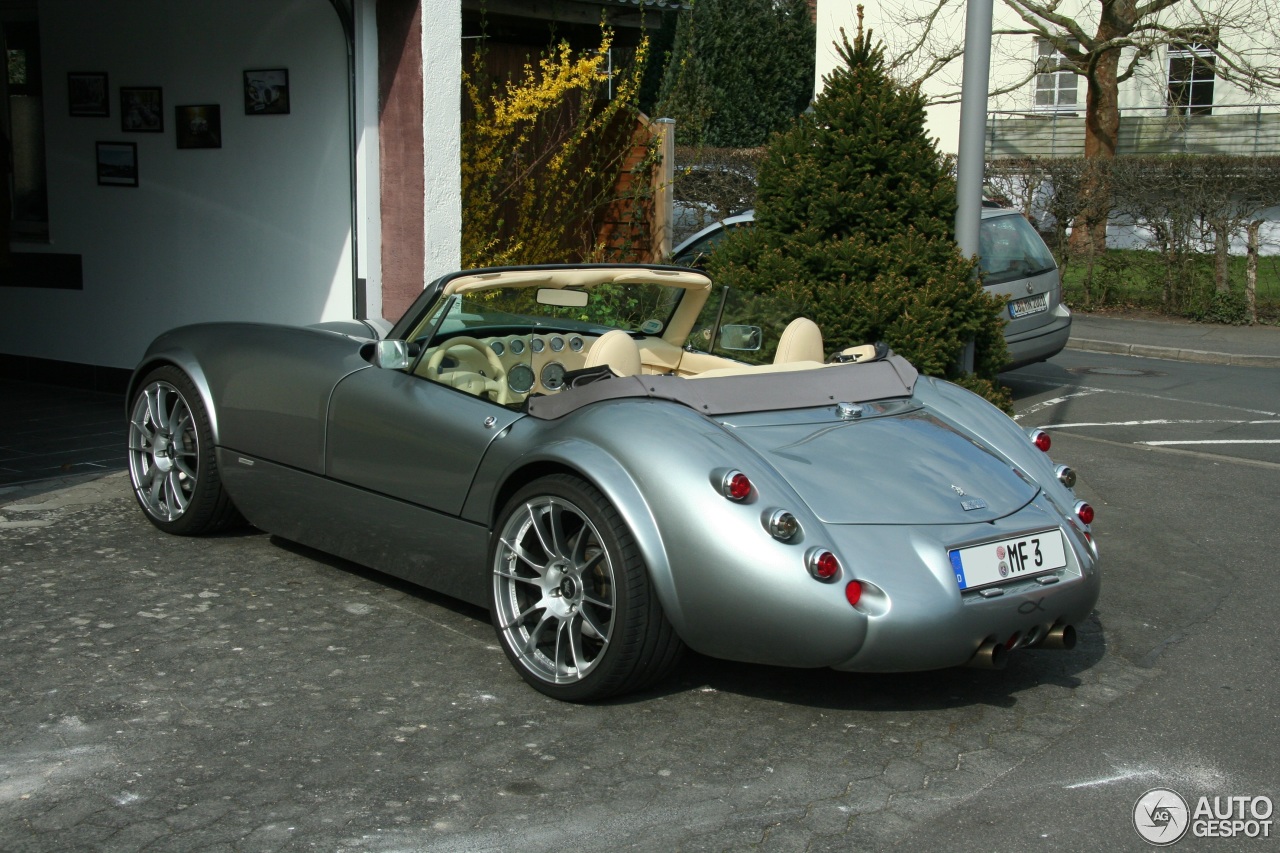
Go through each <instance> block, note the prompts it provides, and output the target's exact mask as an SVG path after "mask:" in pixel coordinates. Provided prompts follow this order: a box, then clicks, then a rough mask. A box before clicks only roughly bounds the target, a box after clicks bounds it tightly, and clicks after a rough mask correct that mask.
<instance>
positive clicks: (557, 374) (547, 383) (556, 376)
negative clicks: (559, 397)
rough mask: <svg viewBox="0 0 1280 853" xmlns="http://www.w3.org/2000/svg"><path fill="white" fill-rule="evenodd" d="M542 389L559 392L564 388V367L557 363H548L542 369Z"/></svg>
mask: <svg viewBox="0 0 1280 853" xmlns="http://www.w3.org/2000/svg"><path fill="white" fill-rule="evenodd" d="M542 387H543V388H546V389H547V390H548V391H559V390H560V389H561V388H563V387H564V365H563V364H561V363H560V362H558V361H549V362H547V366H546V367H544V368H542Z"/></svg>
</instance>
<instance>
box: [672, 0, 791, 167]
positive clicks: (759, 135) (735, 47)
mask: <svg viewBox="0 0 1280 853" xmlns="http://www.w3.org/2000/svg"><path fill="white" fill-rule="evenodd" d="M815 47H816V34H815V30H814V26H813V22H812V21H811V20H810V18H809V5H808V3H807V2H806V0H695V2H694V4H693V11H692V12H691V13H688V14H685V15H682V16H681V18H680V20H679V23H678V24H677V26H676V33H675V44H674V46H673V48H672V51H671V55H670V58H669V59H668V62H667V71H666V75H665V77H664V78H663V85H662V94H661V97H660V99H659V103H658V109H657V112H658V114H659V115H661V116H666V117H670V118H674V119H675V120H676V140H677V141H678V142H679V143H680V144H682V145H711V146H722V147H738V148H742V147H753V146H759V145H763V144H764V143H765V142H766V141H767V140H768V138H769V135H770V134H772V133H774V132H776V131H779V130H782V129H784V128H786V127H787V126H789V125H790V123H791V121H792V119H794V118H795V116H796V115H798V114H799V113H800V112H802V111H803V110H804V109H805V108H806V107H808V105H809V100H810V98H811V97H812V95H813V74H814V51H815Z"/></svg>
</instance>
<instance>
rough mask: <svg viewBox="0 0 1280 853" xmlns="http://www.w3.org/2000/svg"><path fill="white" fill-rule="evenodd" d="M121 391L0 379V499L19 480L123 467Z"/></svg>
mask: <svg viewBox="0 0 1280 853" xmlns="http://www.w3.org/2000/svg"><path fill="white" fill-rule="evenodd" d="M127 438H128V430H127V428H126V426H125V415H124V395H123V394H106V393H102V392H98V391H85V390H83V389H78V388H63V387H60V386H57V385H41V384H37V383H33V382H16V381H13V380H10V379H0V501H3V500H4V499H5V493H6V491H8V490H9V489H10V487H13V486H15V485H17V484H20V483H22V484H27V483H31V482H33V481H38V480H47V479H49V478H54V477H72V476H83V475H89V476H97V475H100V474H103V473H106V472H108V471H113V470H119V469H121V468H123V467H124V466H125V465H126V464H127V461H126V459H125V442H126V440H127Z"/></svg>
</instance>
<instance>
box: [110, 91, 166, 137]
mask: <svg viewBox="0 0 1280 853" xmlns="http://www.w3.org/2000/svg"><path fill="white" fill-rule="evenodd" d="M120 130H121V131H123V132H124V133H164V93H163V92H162V91H161V89H160V87H159V86H121V87H120Z"/></svg>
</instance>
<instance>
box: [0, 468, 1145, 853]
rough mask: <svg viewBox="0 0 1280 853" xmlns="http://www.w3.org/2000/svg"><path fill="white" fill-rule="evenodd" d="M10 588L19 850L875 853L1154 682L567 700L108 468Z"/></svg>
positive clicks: (1, 736) (686, 680)
mask: <svg viewBox="0 0 1280 853" xmlns="http://www.w3.org/2000/svg"><path fill="white" fill-rule="evenodd" d="M0 500H4V498H0ZM0 588H2V589H3V591H4V595H3V600H4V606H3V609H2V610H0V671H2V672H3V673H4V675H3V678H2V679H0V849H3V850H5V851H8V853H27V852H28V851H31V852H32V853H34V851H68V850H95V851H96V850H113V851H114V850H120V851H124V850H129V851H134V850H212V851H223V850H225V851H259V850H264V851H268V850H330V851H343V850H368V851H391V850H459V851H489V850H493V851H497V850H508V849H513V848H514V847H515V846H516V844H517V843H518V844H519V848H520V849H521V850H523V851H539V850H564V849H585V848H587V847H588V846H589V847H590V848H591V849H625V850H655V851H656V850H663V851H666V850H688V851H701V850H740V849H748V848H750V849H761V850H779V851H782V850H803V849H811V850H849V849H853V848H855V847H856V848H858V849H867V848H879V847H886V846H889V845H890V844H892V843H893V841H894V839H895V838H898V837H899V836H900V835H901V834H902V833H903V832H906V831H909V830H910V829H911V827H912V826H913V825H915V824H917V823H919V822H920V821H922V820H927V819H929V818H930V817H936V816H937V815H938V814H939V813H941V812H943V811H945V810H947V809H949V808H951V807H952V806H954V804H955V803H956V802H957V801H958V799H959V798H963V797H965V796H967V795H970V794H972V793H973V792H975V791H978V790H980V789H982V788H983V787H984V786H987V785H989V784H991V783H992V782H993V780H995V779H997V778H999V777H1001V776H1002V775H1004V774H1006V773H1008V772H1010V771H1011V770H1013V769H1015V768H1017V767H1018V766H1019V765H1020V764H1022V763H1024V762H1027V761H1029V760H1034V758H1033V757H1034V756H1035V755H1036V753H1037V752H1038V751H1039V750H1041V749H1042V748H1043V747H1044V746H1045V745H1046V744H1048V743H1050V742H1051V741H1053V740H1054V739H1055V738H1058V737H1059V736H1061V735H1063V734H1064V733H1066V732H1069V731H1071V730H1073V729H1075V728H1077V727H1080V726H1082V725H1084V724H1086V723H1087V722H1088V721H1089V720H1091V719H1093V718H1095V716H1096V715H1098V714H1099V712H1100V711H1101V710H1102V709H1104V708H1105V707H1106V706H1108V705H1109V704H1111V703H1114V702H1115V701H1116V700H1117V699H1119V698H1120V697H1123V696H1126V695H1127V694H1129V693H1131V692H1132V691H1134V690H1135V689H1137V688H1138V687H1139V686H1140V685H1141V684H1142V683H1143V682H1144V681H1145V680H1147V679H1150V678H1152V677H1153V675H1155V674H1157V673H1158V672H1159V670H1158V669H1142V668H1138V667H1136V666H1134V665H1132V664H1130V663H1127V662H1126V660H1125V659H1124V658H1122V657H1120V656H1118V655H1113V654H1108V652H1107V649H1106V647H1105V644H1104V640H1103V634H1102V633H1101V630H1100V626H1099V625H1097V624H1094V625H1089V626H1083V628H1084V631H1083V637H1082V642H1081V643H1080V645H1079V646H1077V648H1076V649H1075V650H1074V651H1070V652H1050V651H1034V652H1027V653H1023V654H1020V655H1016V656H1015V657H1014V659H1013V661H1012V662H1011V663H1010V665H1009V667H1008V669H1006V670H1004V671H1003V672H999V673H985V672H980V671H976V670H954V671H947V672H941V673H923V674H916V675H898V676H866V675H850V674H840V673H835V672H830V671H812V672H811V671H794V670H783V669H773V668H767V667H760V666H749V665H739V664H727V663H723V662H719V661H712V660H709V659H705V658H700V657H696V656H695V657H692V658H690V659H688V660H687V661H686V663H685V664H684V666H683V667H682V669H681V670H680V672H679V675H678V676H677V677H676V679H674V680H673V681H672V682H671V683H669V684H667V685H664V686H663V688H662V689H660V690H659V691H657V692H650V693H647V694H641V695H638V696H631V697H628V698H627V699H626V700H623V701H618V702H614V703H609V704H604V705H599V706H575V705H567V704H562V703H558V702H554V701H552V700H550V699H546V698H544V697H542V696H541V695H540V694H538V693H536V692H535V691H533V690H531V689H530V688H528V687H527V686H526V685H525V684H524V683H523V682H522V681H520V679H519V678H518V676H517V675H516V674H515V673H514V671H513V670H512V669H511V668H510V666H509V665H508V664H507V662H506V659H505V658H504V656H503V654H502V652H501V651H500V649H499V648H498V646H497V645H496V643H495V639H494V636H493V631H492V629H491V627H490V625H489V623H488V621H487V617H486V616H485V614H484V613H483V612H482V611H479V610H474V609H471V608H467V607H465V606H463V605H459V604H457V603H455V602H452V601H451V600H449V599H446V598H443V597H437V596H433V595H431V594H427V593H422V592H419V591H416V590H414V589H412V588H410V587H407V586H404V585H402V584H400V583H398V582H396V581H393V580H390V579H388V578H386V577H385V576H382V575H378V574H376V573H372V572H368V571H366V570H364V569H360V568H358V567H356V566H354V565H352V564H349V563H345V562H342V561H337V560H334V559H332V558H329V557H326V556H323V555H320V554H317V553H315V552H312V551H309V550H304V549H301V548H299V547H297V546H293V545H290V544H288V543H284V542H281V541H280V540H277V539H273V538H271V537H269V536H267V535H265V534H262V533H258V532H254V531H249V532H244V533H240V534H235V535H225V536H220V537H214V538H208V539H180V538H175V537H170V536H166V535H164V534H161V533H160V532H159V531H157V530H155V529H154V528H152V527H151V526H150V525H149V524H148V523H147V522H146V521H145V520H144V519H143V518H142V516H141V514H140V513H139V512H138V510H137V508H136V506H135V505H134V503H133V500H132V497H131V496H130V494H129V489H128V481H127V479H126V475H124V474H114V475H110V476H107V477H104V478H101V479H98V480H95V481H92V482H88V483H82V484H79V485H75V486H72V487H69V488H65V489H62V490H60V491H56V492H51V493H46V494H43V495H35V496H32V497H29V498H26V499H22V500H21V501H20V502H17V503H9V504H7V505H0ZM1135 839H1136V836H1135Z"/></svg>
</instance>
